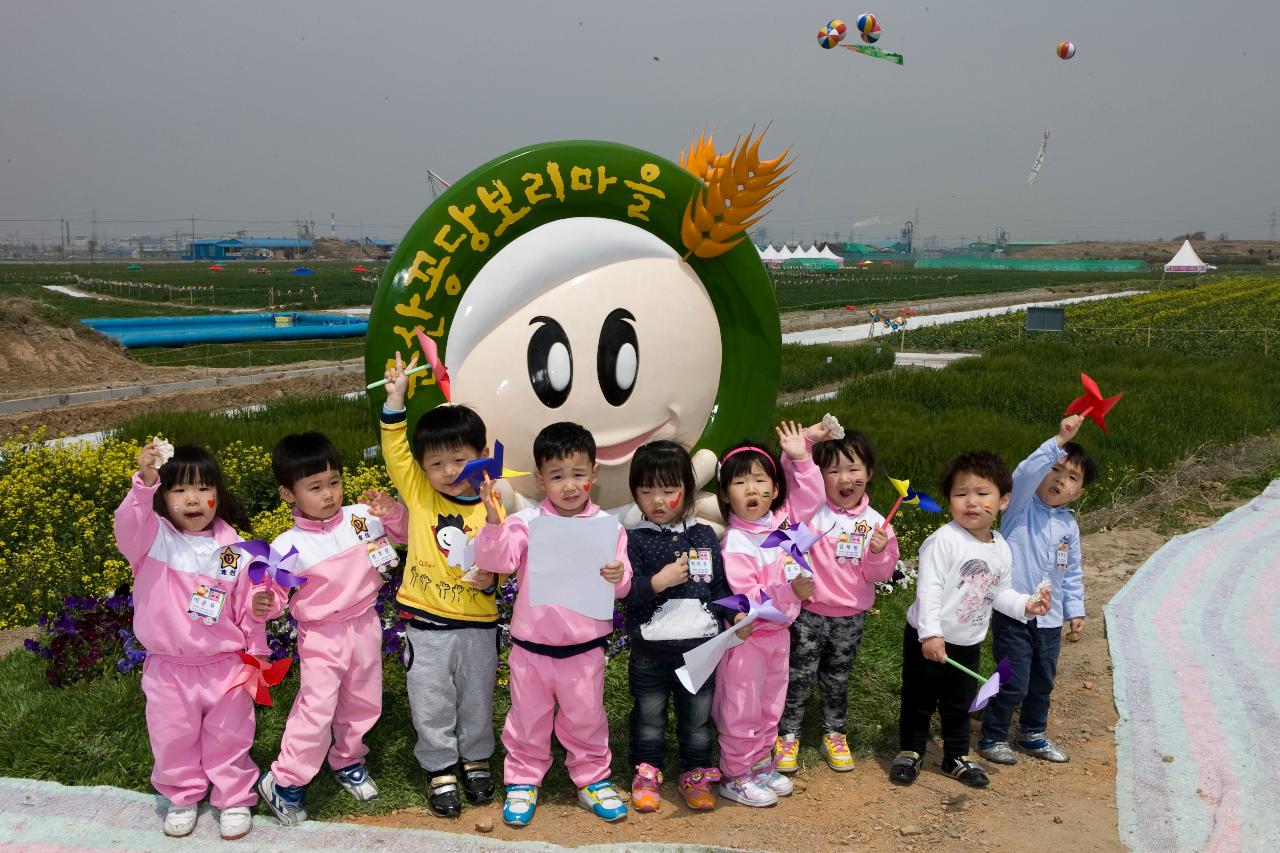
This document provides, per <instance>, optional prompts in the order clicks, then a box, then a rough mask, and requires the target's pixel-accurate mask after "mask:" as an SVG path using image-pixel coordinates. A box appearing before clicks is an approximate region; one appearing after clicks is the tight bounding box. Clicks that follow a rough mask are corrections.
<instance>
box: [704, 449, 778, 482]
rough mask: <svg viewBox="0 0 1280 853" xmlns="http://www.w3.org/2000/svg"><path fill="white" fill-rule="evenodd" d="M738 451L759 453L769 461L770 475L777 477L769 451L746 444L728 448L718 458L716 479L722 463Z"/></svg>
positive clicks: (718, 477)
mask: <svg viewBox="0 0 1280 853" xmlns="http://www.w3.org/2000/svg"><path fill="white" fill-rule="evenodd" d="M739 453H759V454H760V455H761V456H763V457H764V460H765V461H766V462H768V463H769V474H770V476H772V477H775V478H776V477H777V475H778V472H777V469H775V468H774V467H773V456H772V455H770V453H769V451H767V450H765V449H764V448H763V447H756V446H755V445H754V444H746V445H743V446H742V447H739V448H737V449H735V450H730V451H729V452H728V453H726V454H725V455H724V456H722V457H721V458H720V461H719V462H717V463H716V479H717V480H719V479H720V470H721V469H722V468H723V467H724V463H726V462H728V461H729V460H730V459H732V458H733V457H735V456H737V455H738V454H739Z"/></svg>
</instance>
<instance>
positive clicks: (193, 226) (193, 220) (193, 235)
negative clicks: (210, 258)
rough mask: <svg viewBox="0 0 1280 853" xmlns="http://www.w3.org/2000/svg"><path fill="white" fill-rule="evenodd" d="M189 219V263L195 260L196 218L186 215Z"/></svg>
mask: <svg viewBox="0 0 1280 853" xmlns="http://www.w3.org/2000/svg"><path fill="white" fill-rule="evenodd" d="M188 218H189V219H190V220H191V263H193V264H194V263H195V262H196V218H195V217H194V216H191V217H188Z"/></svg>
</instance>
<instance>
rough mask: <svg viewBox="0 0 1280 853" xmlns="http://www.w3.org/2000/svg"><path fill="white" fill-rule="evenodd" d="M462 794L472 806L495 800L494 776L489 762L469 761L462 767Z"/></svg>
mask: <svg viewBox="0 0 1280 853" xmlns="http://www.w3.org/2000/svg"><path fill="white" fill-rule="evenodd" d="M462 792H463V793H464V794H466V795H467V802H469V803H471V804H472V805H480V804H481V803H487V802H489V801H490V800H492V799H493V774H492V773H490V772H489V762H487V761H467V762H464V763H463V765H462Z"/></svg>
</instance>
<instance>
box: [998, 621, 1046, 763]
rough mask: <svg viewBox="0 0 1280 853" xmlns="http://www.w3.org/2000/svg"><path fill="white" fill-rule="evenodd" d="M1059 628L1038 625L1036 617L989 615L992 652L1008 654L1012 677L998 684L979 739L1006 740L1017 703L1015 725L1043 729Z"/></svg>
mask: <svg viewBox="0 0 1280 853" xmlns="http://www.w3.org/2000/svg"><path fill="white" fill-rule="evenodd" d="M1061 648H1062V628H1061V626H1059V627H1057V628H1041V627H1039V626H1038V625H1037V624H1036V620H1035V619H1031V620H1029V621H1028V622H1027V623H1026V624H1023V623H1022V622H1019V621H1018V620H1016V619H1010V618H1009V617H1008V616H1005V615H1004V614H1003V613H993V614H992V617H991V654H992V657H994V658H995V659H996V661H997V662H999V661H1000V659H1001V658H1006V657H1007V658H1008V659H1009V663H1010V664H1012V665H1013V678H1011V679H1010V680H1009V683H1008V684H1005V685H1003V686H1002V687H1001V688H1000V692H999V693H998V694H997V695H996V696H995V697H994V698H992V700H991V702H990V703H988V705H987V708H986V710H985V711H984V712H983V715H982V741H983V743H991V742H998V741H1008V740H1009V725H1010V723H1011V722H1012V720H1013V711H1014V709H1015V708H1017V707H1018V706H1019V705H1021V706H1022V711H1021V712H1020V713H1019V715H1018V725H1019V726H1020V727H1021V729H1022V731H1023V732H1025V733H1027V734H1036V733H1039V732H1043V731H1044V730H1045V729H1046V728H1047V727H1048V725H1049V696H1050V695H1051V694H1052V693H1053V680H1054V677H1055V676H1056V675H1057V672H1058V652H1059V651H1060V650H1061Z"/></svg>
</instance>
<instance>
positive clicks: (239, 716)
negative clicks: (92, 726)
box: [142, 654, 258, 809]
mask: <svg viewBox="0 0 1280 853" xmlns="http://www.w3.org/2000/svg"><path fill="white" fill-rule="evenodd" d="M243 667H244V664H243V663H242V662H241V661H240V658H239V657H237V656H236V655H233V654H228V655H224V656H220V657H218V658H216V659H215V660H213V661H212V662H211V663H202V664H186V663H175V662H174V660H173V659H172V658H160V657H157V656H155V655H151V656H148V657H147V659H146V661H145V662H144V663H143V665H142V692H143V694H145V695H146V697H147V735H148V736H149V737H150V739H151V754H152V755H153V756H154V757H155V766H154V767H153V768H152V771H151V784H152V785H154V786H155V788H156V790H157V791H159V792H160V794H161V796H163V797H166V798H168V800H169V801H170V802H171V803H173V804H174V805H175V806H190V805H194V804H196V803H198V802H200V800H202V799H203V798H204V794H205V791H206V790H207V789H208V787H209V786H210V785H212V786H213V793H212V794H211V795H210V797H209V803H210V805H212V806H213V807H214V808H219V809H226V808H233V807H235V806H252V805H253V804H254V803H256V802H257V801H258V796H257V794H255V793H254V790H253V786H254V783H256V782H257V781H258V768H257V767H256V766H255V765H254V763H253V760H252V759H251V758H249V748H250V747H252V746H253V732H254V717H253V698H252V697H251V696H249V694H248V693H246V692H245V691H244V690H243V689H240V688H236V689H235V690H232V691H230V692H228V691H227V686H228V685H230V684H231V680H232V679H233V678H235V676H236V674H237V673H239V672H240V670H241V669H242V668H243Z"/></svg>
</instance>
